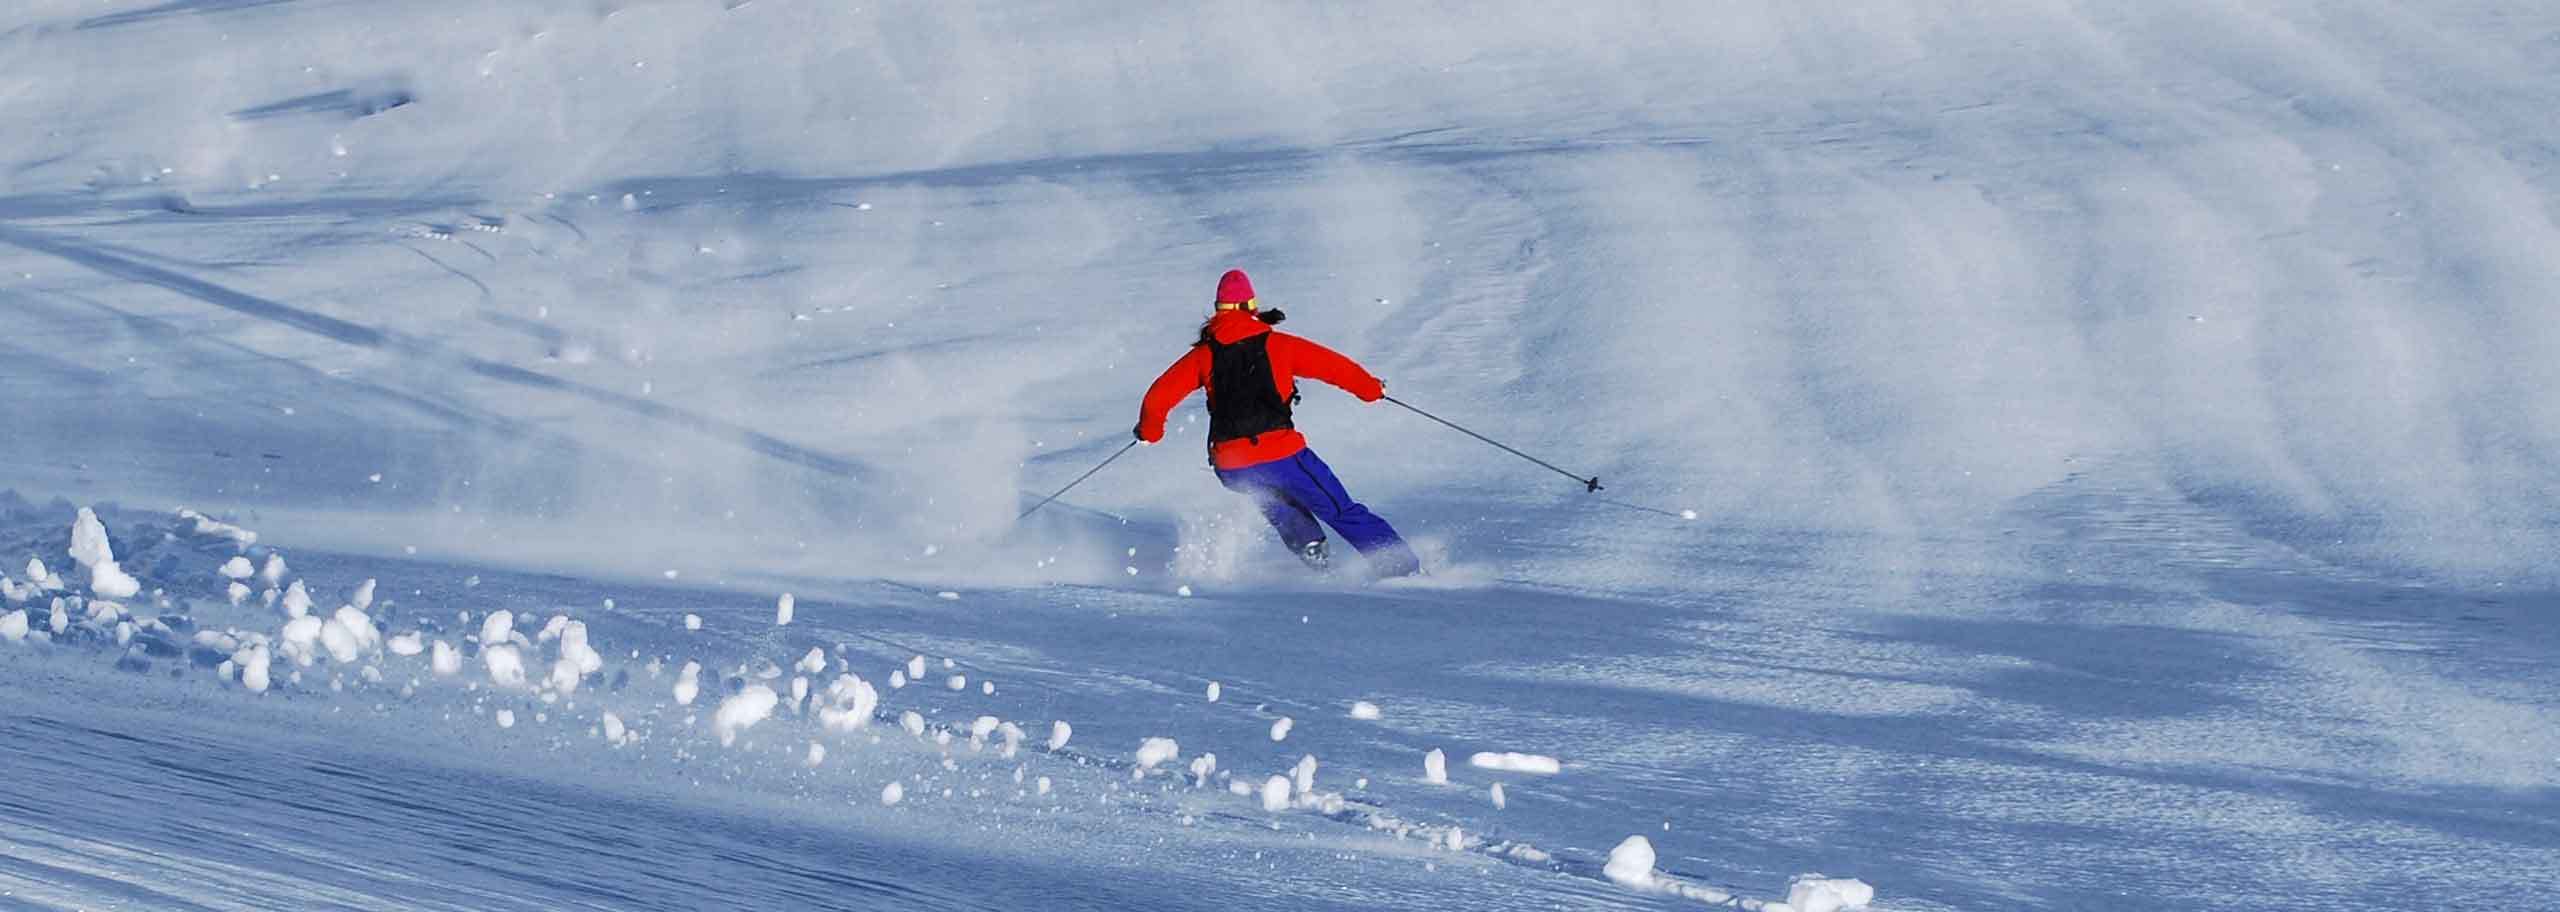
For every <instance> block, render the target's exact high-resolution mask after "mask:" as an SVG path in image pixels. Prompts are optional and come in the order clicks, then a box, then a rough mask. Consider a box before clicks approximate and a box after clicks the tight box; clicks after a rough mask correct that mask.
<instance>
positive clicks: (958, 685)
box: [942, 675, 969, 690]
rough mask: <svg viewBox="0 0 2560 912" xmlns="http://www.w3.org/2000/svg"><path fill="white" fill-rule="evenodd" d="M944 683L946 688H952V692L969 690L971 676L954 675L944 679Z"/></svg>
mask: <svg viewBox="0 0 2560 912" xmlns="http://www.w3.org/2000/svg"><path fill="white" fill-rule="evenodd" d="M942 683H943V684H944V686H947V687H950V688H951V689H952V690H968V689H969V676H968V675H952V676H951V677H949V678H946V679H944V680H943V682H942Z"/></svg>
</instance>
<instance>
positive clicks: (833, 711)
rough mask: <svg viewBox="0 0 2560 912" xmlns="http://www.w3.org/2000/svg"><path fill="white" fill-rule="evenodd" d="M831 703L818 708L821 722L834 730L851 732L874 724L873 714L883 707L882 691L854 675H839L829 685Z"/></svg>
mask: <svg viewBox="0 0 2560 912" xmlns="http://www.w3.org/2000/svg"><path fill="white" fill-rule="evenodd" d="M827 702H828V703H829V704H831V705H829V706H826V707H822V708H820V709H819V710H818V724H820V725H824V726H826V727H827V728H829V729H832V730H834V731H842V732H849V731H854V730H857V729H860V728H862V727H864V726H867V725H870V724H871V713H872V711H873V710H876V709H878V708H879V706H880V692H879V691H877V690H873V689H871V685H870V684H869V683H867V682H865V681H863V680H862V679H861V678H857V677H854V676H853V675H849V674H844V675H837V676H836V682H835V683H834V684H831V685H828V687H827Z"/></svg>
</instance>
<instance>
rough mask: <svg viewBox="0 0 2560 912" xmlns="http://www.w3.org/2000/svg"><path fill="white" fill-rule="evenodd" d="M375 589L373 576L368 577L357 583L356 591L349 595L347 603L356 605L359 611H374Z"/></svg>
mask: <svg viewBox="0 0 2560 912" xmlns="http://www.w3.org/2000/svg"><path fill="white" fill-rule="evenodd" d="M373 589H374V580H373V578H372V577H366V578H365V581H364V582H361V583H358V584H356V591H355V593H354V594H352V595H349V596H348V597H347V604H350V605H353V606H355V609H356V610H357V611H372V610H373Z"/></svg>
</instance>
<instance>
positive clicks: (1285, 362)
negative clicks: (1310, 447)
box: [1138, 310, 1387, 469]
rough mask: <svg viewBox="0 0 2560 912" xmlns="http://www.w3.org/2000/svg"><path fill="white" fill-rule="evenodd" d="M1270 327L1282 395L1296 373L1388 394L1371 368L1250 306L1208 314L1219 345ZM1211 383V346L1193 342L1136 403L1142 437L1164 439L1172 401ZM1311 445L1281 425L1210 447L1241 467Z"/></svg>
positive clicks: (1368, 393) (1358, 392) (1214, 457)
mask: <svg viewBox="0 0 2560 912" xmlns="http://www.w3.org/2000/svg"><path fill="white" fill-rule="evenodd" d="M1264 333H1270V334H1271V338H1270V339H1269V340H1268V341H1265V342H1264V343H1263V345H1264V346H1265V347H1266V348H1267V349H1268V350H1269V351H1270V353H1271V379H1272V380H1273V381H1274V382H1275V383H1276V384H1277V385H1278V386H1279V388H1280V398H1281V399H1283V400H1286V399H1288V398H1289V397H1290V396H1293V395H1296V394H1297V391H1298V385H1297V383H1296V380H1297V378H1299V377H1306V378H1309V379H1314V380H1322V381H1324V382H1326V383H1330V384H1333V385H1334V386H1338V387H1341V388H1342V389H1343V391H1344V392H1347V393H1350V394H1351V395H1353V396H1357V397H1359V398H1360V401H1362V402H1376V401H1378V399H1379V398H1380V397H1382V396H1385V395H1386V394H1387V389H1386V385H1385V384H1382V383H1380V382H1378V378H1376V377H1373V376H1370V374H1369V371H1368V369H1366V368H1363V367H1361V366H1360V364H1359V363H1358V362H1356V361H1353V360H1351V359H1350V358H1347V357H1344V356H1343V355H1342V354H1341V353H1340V352H1336V351H1334V350H1333V349H1330V348H1326V347H1324V346H1322V345H1317V344H1315V343H1313V342H1309V341H1307V340H1305V339H1301V338H1298V337H1297V336H1293V335H1290V334H1288V333H1284V332H1277V331H1274V330H1273V329H1272V328H1271V327H1270V326H1268V325H1265V324H1264V323H1263V322H1262V321H1261V320H1259V319H1256V318H1255V317H1254V315H1253V314H1252V313H1251V312H1248V311H1242V310H1228V311H1221V312H1219V313H1218V315H1217V316H1215V317H1211V318H1210V319H1209V334H1210V336H1211V337H1212V338H1215V339H1217V340H1218V343H1219V344H1221V345H1225V344H1230V343H1234V342H1237V341H1240V340H1244V339H1249V338H1252V337H1254V336H1258V335H1262V334H1264ZM1208 386H1209V346H1207V345H1202V344H1195V345H1193V346H1191V350H1190V351H1189V352H1186V353H1184V354H1183V356H1182V358H1181V360H1178V361H1175V362H1173V366H1172V367H1168V368H1165V369H1164V373H1163V374H1162V375H1161V376H1158V377H1156V382H1155V383H1154V384H1153V385H1151V386H1149V387H1147V398H1146V400H1145V401H1144V402H1143V403H1141V404H1140V405H1139V406H1138V439H1140V440H1144V441H1146V442H1148V443H1156V442H1159V441H1162V440H1163V439H1164V419H1165V415H1166V414H1167V413H1170V412H1172V411H1173V407H1174V406H1176V405H1180V404H1182V400H1183V399H1184V398H1186V397H1188V396H1190V395H1191V391H1193V390H1199V389H1207V388H1208ZM1306 448H1307V438H1306V436H1305V435H1303V434H1300V433H1298V432H1297V431H1295V430H1279V431H1272V432H1270V433H1267V434H1262V435H1260V437H1259V438H1258V439H1253V438H1239V439H1235V440H1229V441H1226V442H1224V443H1220V444H1217V445H1215V446H1212V447H1210V448H1209V461H1210V463H1211V464H1213V465H1215V466H1217V467H1218V468H1221V469H1241V468H1244V467H1245V466H1250V465H1260V464H1262V463H1266V462H1270V461H1272V460H1274V459H1287V458H1289V457H1291V456H1295V455H1298V451H1299V450H1303V449H1306Z"/></svg>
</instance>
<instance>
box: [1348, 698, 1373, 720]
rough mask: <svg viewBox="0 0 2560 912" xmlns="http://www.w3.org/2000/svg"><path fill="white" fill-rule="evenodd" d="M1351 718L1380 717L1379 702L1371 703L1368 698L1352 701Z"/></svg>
mask: <svg viewBox="0 0 2560 912" xmlns="http://www.w3.org/2000/svg"><path fill="white" fill-rule="evenodd" d="M1351 718H1354V719H1376V718H1378V704H1375V703H1371V702H1369V701H1367V700H1356V701H1353V702H1352V704H1351Z"/></svg>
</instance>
